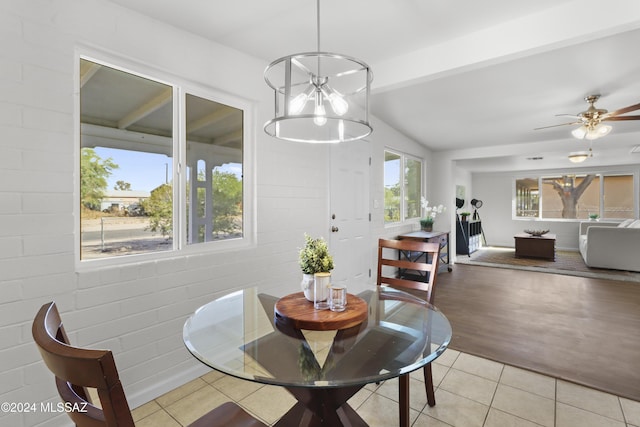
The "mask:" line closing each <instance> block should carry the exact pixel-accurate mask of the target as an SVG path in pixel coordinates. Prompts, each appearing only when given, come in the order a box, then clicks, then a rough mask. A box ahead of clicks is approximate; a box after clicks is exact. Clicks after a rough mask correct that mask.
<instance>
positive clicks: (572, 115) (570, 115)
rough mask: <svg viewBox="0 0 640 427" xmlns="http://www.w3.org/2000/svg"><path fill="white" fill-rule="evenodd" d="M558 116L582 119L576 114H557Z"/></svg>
mask: <svg viewBox="0 0 640 427" xmlns="http://www.w3.org/2000/svg"><path fill="white" fill-rule="evenodd" d="M556 117H573V118H576V119H580V118H581V117H580V116H576V115H575V114H556Z"/></svg>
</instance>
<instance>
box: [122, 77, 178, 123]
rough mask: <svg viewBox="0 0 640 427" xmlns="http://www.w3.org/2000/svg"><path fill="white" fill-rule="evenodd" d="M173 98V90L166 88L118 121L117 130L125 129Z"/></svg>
mask: <svg viewBox="0 0 640 427" xmlns="http://www.w3.org/2000/svg"><path fill="white" fill-rule="evenodd" d="M172 98H173V88H172V87H168V88H166V89H164V90H163V91H162V92H161V93H159V94H158V95H156V96H154V97H153V98H151V99H149V100H148V101H146V102H144V103H143V104H142V105H140V106H139V107H137V108H135V109H134V110H133V111H131V112H130V113H129V114H127V115H126V116H124V117H123V118H121V119H120V120H119V121H118V129H126V128H128V127H129V126H131V125H132V124H134V123H135V122H137V121H138V120H141V119H143V118H145V117H147V116H148V115H149V114H151V113H153V112H154V111H156V110H158V109H160V108H162V107H164V106H165V105H166V104H168V103H169V102H171V99H172Z"/></svg>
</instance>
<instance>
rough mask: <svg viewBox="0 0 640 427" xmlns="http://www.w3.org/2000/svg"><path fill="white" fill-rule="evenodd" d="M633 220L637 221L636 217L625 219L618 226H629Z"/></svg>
mask: <svg viewBox="0 0 640 427" xmlns="http://www.w3.org/2000/svg"><path fill="white" fill-rule="evenodd" d="M632 222H635V219H625V220H624V221H622V222H621V223H620V224H618V227H620V228H624V227H629V226H630V225H631V223H632Z"/></svg>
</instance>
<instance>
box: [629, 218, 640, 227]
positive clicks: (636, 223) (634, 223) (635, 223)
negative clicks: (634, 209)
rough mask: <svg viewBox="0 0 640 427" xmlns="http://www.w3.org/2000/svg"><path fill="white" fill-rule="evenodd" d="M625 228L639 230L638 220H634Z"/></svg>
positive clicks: (639, 222)
mask: <svg viewBox="0 0 640 427" xmlns="http://www.w3.org/2000/svg"><path fill="white" fill-rule="evenodd" d="M627 228H640V219H636V220H635V221H633V222H632V223H631V224H629V225H628V226H627Z"/></svg>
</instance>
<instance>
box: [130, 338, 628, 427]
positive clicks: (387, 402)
mask: <svg viewBox="0 0 640 427" xmlns="http://www.w3.org/2000/svg"><path fill="white" fill-rule="evenodd" d="M433 375H434V378H433V380H434V383H435V384H436V385H437V389H436V406H434V407H433V408H430V407H429V406H427V404H426V403H427V402H426V395H425V391H424V383H423V381H422V370H418V371H416V372H414V373H412V375H411V422H412V426H414V427H421V426H431V427H451V426H454V427H474V426H478V427H539V426H545V427H574V426H575V427H640V402H636V401H633V400H629V399H624V398H620V397H617V396H614V395H610V394H607V393H602V392H600V391H596V390H593V389H589V388H586V387H581V386H577V385H575V384H572V383H569V382H566V381H562V380H557V379H555V378H552V377H547V376H544V375H539V374H535V373H532V372H529V371H525V370H522V369H518V368H514V367H511V366H508V365H503V364H501V363H496V362H493V361H490V360H486V359H482V358H479V357H475V356H471V355H469V354H465V353H460V352H457V351H455V350H451V349H449V350H447V351H446V352H445V353H444V354H443V355H442V356H441V357H440V358H439V359H438V360H437V361H436V362H434V364H433ZM397 398H398V388H397V380H393V381H387V382H385V383H383V384H381V385H379V386H376V385H375V384H369V385H367V386H365V388H363V389H362V390H360V392H358V393H357V394H356V395H355V396H353V398H351V400H350V401H349V404H350V405H351V406H352V407H353V408H354V409H356V411H357V412H358V414H360V416H362V418H364V420H365V421H366V422H367V423H368V424H369V425H370V426H371V427H393V426H397V425H398V404H397ZM229 400H233V401H236V402H238V404H240V405H241V406H242V407H244V408H245V409H246V410H248V411H249V412H250V413H252V414H253V415H254V416H256V417H258V418H260V419H261V420H262V421H264V422H265V423H266V424H269V425H273V424H274V423H275V422H276V421H277V420H278V419H279V417H280V416H282V415H283V414H284V413H285V412H286V411H287V410H288V409H289V408H290V407H291V406H292V405H293V404H294V403H295V400H294V398H293V397H291V396H290V395H289V394H288V393H287V391H286V390H284V389H282V388H281V387H275V386H266V385H261V384H256V383H252V382H249V381H243V380H238V379H236V378H233V377H229V376H226V375H223V374H220V373H218V372H211V373H209V374H207V375H204V376H202V377H200V378H198V379H196V380H194V381H191V382H190V383H188V384H185V385H184V386H182V387H180V388H177V389H175V390H173V391H171V392H169V393H167V394H165V395H163V396H160V397H159V398H157V399H155V400H153V401H151V402H149V403H147V404H145V405H142V406H140V407H139V408H136V409H135V410H134V411H133V415H134V419H135V421H136V426H137V427H180V426H186V425H187V424H189V423H190V422H192V421H194V420H195V419H196V418H197V417H198V416H200V415H202V414H204V413H206V412H207V411H208V410H209V409H210V408H213V407H216V406H218V405H220V404H222V403H223V402H226V401H229Z"/></svg>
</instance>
